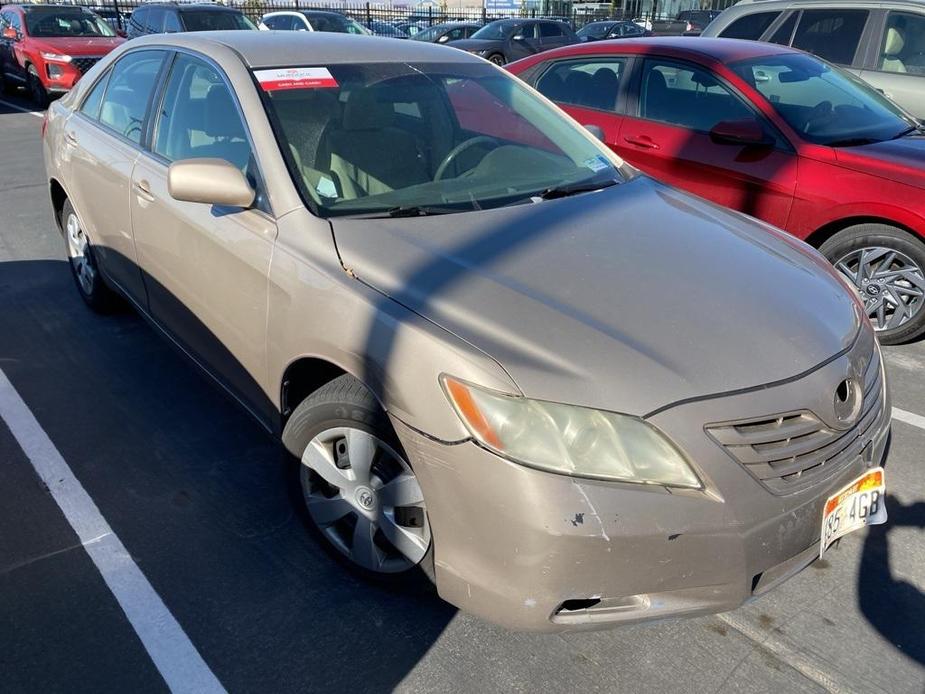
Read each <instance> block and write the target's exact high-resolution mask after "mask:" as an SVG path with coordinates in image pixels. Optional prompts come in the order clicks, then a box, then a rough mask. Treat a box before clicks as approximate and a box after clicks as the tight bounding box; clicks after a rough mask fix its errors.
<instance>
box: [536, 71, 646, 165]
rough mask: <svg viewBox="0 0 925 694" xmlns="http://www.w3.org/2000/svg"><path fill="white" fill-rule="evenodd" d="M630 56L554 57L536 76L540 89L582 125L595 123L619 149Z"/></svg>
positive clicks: (607, 139)
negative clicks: (625, 82)
mask: <svg viewBox="0 0 925 694" xmlns="http://www.w3.org/2000/svg"><path fill="white" fill-rule="evenodd" d="M628 65H629V58H627V57H626V56H582V57H581V58H572V59H568V60H559V61H554V62H551V63H550V64H549V66H548V67H547V68H546V69H545V70H544V71H543V72H542V73H541V74H540V76H539V78H538V79H537V80H536V85H535V86H536V88H537V90H538V91H539V92H540V93H541V94H543V96H545V97H546V98H548V99H550V100H552V101H555V102H556V104H558V105H559V107H560V108H562V109H563V110H564V111H566V112H567V113H568V114H569V115H570V116H572V117H573V118H574V119H575V120H577V121H578V122H579V123H581V124H582V125H595V126H597V127H599V128H600V129H601V130H602V131H603V132H604V142H605V143H606V144H607V146H608V147H610V148H611V149H612V150H614V151H617V150H618V147H619V142H620V131H621V128H622V125H623V113H624V112H625V109H624V101H625V97H624V93H625V91H626V90H625V88H624V87H625V84H624V80H625V79H626V76H627V75H628V74H629V69H628Z"/></svg>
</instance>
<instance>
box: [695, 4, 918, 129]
mask: <svg viewBox="0 0 925 694" xmlns="http://www.w3.org/2000/svg"><path fill="white" fill-rule="evenodd" d="M702 35H703V36H707V37H716V36H721V37H725V38H736V39H752V40H755V41H759V40H760V41H770V42H771V43H777V44H780V45H783V46H793V47H794V48H800V49H802V50H804V51H809V52H810V53H814V54H816V55H818V56H819V57H820V58H823V59H825V60H828V61H829V62H830V63H835V64H836V65H839V66H841V67H843V68H845V69H847V70H850V71H851V72H853V73H854V74H855V75H858V76H859V77H861V78H862V79H864V80H865V81H867V82H870V84H872V85H873V86H874V87H875V88H877V89H879V90H880V91H881V92H883V93H884V94H885V95H886V96H888V97H889V98H891V99H893V101H895V102H896V103H898V104H899V105H900V106H902V107H903V108H904V109H906V110H907V111H909V112H910V113H911V114H913V115H914V116H915V117H916V118H918V119H919V120H925V5H923V4H922V2H920V1H918V0H883V2H876V3H873V2H857V1H852V0H800V2H792V1H791V0H761V2H751V1H747V0H746V1H743V2H740V3H738V4H737V5H735V6H733V7H731V8H729V9H728V10H726V11H725V12H723V14H722V16H720V17H719V18H718V19H717V20H716V21H715V22H714V23H712V24H711V25H710V26H709V27H708V28H707V29H705V30H704V31H703V33H702Z"/></svg>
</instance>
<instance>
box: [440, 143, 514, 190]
mask: <svg viewBox="0 0 925 694" xmlns="http://www.w3.org/2000/svg"><path fill="white" fill-rule="evenodd" d="M497 141H498V140H497V139H496V138H494V137H489V136H488V135H476V136H475V137H470V138H469V139H468V140H463V141H462V142H460V143H459V144H458V145H456V146H455V147H454V148H453V149H451V150H450V151H449V152H447V153H446V156H445V157H443V161H442V162H440V166H438V167H437V173H436V174H434V180H435V181H440V180H442V179H443V174H445V173H446V170H447V169H448V168H449V167H450V164H452V163H453V161H455V159H456V157H458V156H459V155H460V154H462V153H463V152H465V151H466V150H467V149H469V148H470V147H475V146H476V145H480V144H495V143H496V142H497Z"/></svg>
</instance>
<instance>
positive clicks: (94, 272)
mask: <svg viewBox="0 0 925 694" xmlns="http://www.w3.org/2000/svg"><path fill="white" fill-rule="evenodd" d="M60 222H61V228H62V229H63V230H64V240H65V241H66V242H67V258H68V262H69V264H70V267H71V275H72V276H73V277H74V282H75V283H76V285H77V291H78V292H80V296H81V298H82V299H83V300H84V302H86V304H87V306H89V307H90V308H92V309H93V310H94V311H96V312H97V313H108V312H110V311H111V310H112V309H113V307H114V306H115V305H116V302H117V298H116V296H115V294H113V292H112V290H111V289H110V288H109V287H107V286H106V283H105V281H104V280H103V277H102V275H100V272H99V267H98V265H97V264H96V257H95V255H94V252H93V246H92V244H91V243H90V238H89V237H88V236H87V233H86V231H85V230H84V228H83V224H81V221H80V217H78V216H77V212H76V211H75V210H74V207H73V205H71V201H70V200H65V201H64V206H63V207H62V209H61V220H60Z"/></svg>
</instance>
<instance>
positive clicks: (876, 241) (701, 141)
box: [508, 38, 925, 344]
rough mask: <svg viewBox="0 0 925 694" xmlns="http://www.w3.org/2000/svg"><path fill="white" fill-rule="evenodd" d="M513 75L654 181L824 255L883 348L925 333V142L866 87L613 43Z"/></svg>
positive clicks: (706, 51) (740, 61)
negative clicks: (854, 293) (850, 288)
mask: <svg viewBox="0 0 925 694" xmlns="http://www.w3.org/2000/svg"><path fill="white" fill-rule="evenodd" d="M508 68H509V69H510V70H511V72H513V73H515V74H517V75H519V76H520V77H521V78H522V79H524V80H526V81H527V82H528V83H530V84H532V85H534V86H535V87H536V88H537V89H538V90H539V91H540V92H542V93H543V94H544V95H546V96H547V97H548V98H550V99H552V100H553V101H555V102H557V103H558V104H559V105H560V106H561V107H562V108H563V109H564V110H566V111H567V112H568V113H569V114H571V115H572V116H573V117H574V118H575V119H577V120H578V121H579V122H580V123H582V124H585V125H589V126H594V128H593V129H595V130H597V131H599V133H598V134H599V135H600V136H601V137H602V139H603V140H604V141H605V142H606V143H607V144H608V145H609V146H610V148H611V149H613V150H614V151H615V152H617V153H618V154H619V155H621V156H622V157H624V158H625V159H626V160H627V161H628V162H630V163H631V164H633V165H635V166H637V167H638V168H640V169H642V170H643V171H645V172H646V173H648V174H651V175H652V176H653V177H655V178H658V179H660V180H662V181H664V182H666V183H669V184H671V185H674V186H677V187H679V188H683V189H685V190H688V191H690V192H692V193H696V194H697V195H700V196H702V197H704V198H707V199H709V200H712V201H714V202H716V203H719V204H720V205H725V206H726V207H731V208H734V209H737V210H740V211H741V212H745V213H747V214H750V215H752V216H754V217H758V218H760V219H763V220H765V221H767V222H770V223H771V224H773V225H774V226H777V227H781V228H782V229H786V230H787V231H789V232H790V233H792V234H793V235H795V236H797V237H798V238H800V239H803V240H805V241H806V242H808V243H809V244H811V245H813V246H815V247H816V248H818V249H819V250H820V251H821V252H822V253H823V255H825V256H826V257H827V258H828V259H829V260H830V261H831V262H832V263H833V264H834V265H835V266H836V267H837V268H838V269H839V270H841V272H842V273H843V274H844V275H845V276H846V277H847V278H848V280H849V281H850V282H851V283H852V284H853V285H854V286H855V288H856V289H857V290H858V292H859V293H860V295H861V296H862V298H863V299H864V302H865V305H866V308H867V313H868V315H869V316H870V318H871V320H872V321H873V323H874V326H875V327H876V328H877V330H878V331H879V335H880V339H881V341H882V342H884V343H887V344H891V343H896V342H902V341H906V340H911V339H913V338H915V337H917V336H919V335H921V334H922V333H923V332H925V308H923V307H925V242H923V236H925V132H923V126H922V125H921V124H920V123H919V122H918V121H916V120H915V119H914V118H913V117H912V116H910V115H909V114H907V113H905V112H904V111H902V110H901V109H900V108H899V107H898V106H896V105H895V104H894V103H892V102H891V101H889V100H888V99H886V98H885V97H884V96H883V95H881V94H879V93H878V92H877V91H876V90H874V89H873V88H872V87H870V86H868V85H867V84H866V83H864V82H861V81H860V80H858V79H856V78H854V77H853V76H852V75H850V74H848V73H847V72H844V71H842V70H840V69H838V68H836V67H833V66H831V65H829V64H828V63H826V62H824V61H822V60H820V59H818V58H816V57H814V56H811V55H809V54H807V53H803V52H802V51H797V50H794V49H792V48H787V47H783V46H777V45H774V44H768V43H753V42H749V41H737V40H732V39H707V38H698V39H691V38H652V39H625V40H621V41H601V42H596V43H591V44H579V45H577V46H569V47H567V48H563V49H559V50H555V51H550V52H548V53H542V54H540V55H536V56H532V57H530V58H525V59H524V60H521V61H519V62H516V63H513V64H511V65H510V66H508ZM735 262H736V259H735V258H718V259H717V263H716V266H715V267H712V268H706V267H705V268H703V271H704V272H705V273H709V272H721V271H722V267H723V264H724V263H735ZM743 291H748V288H747V287H743ZM717 310H718V312H720V313H721V312H722V308H721V307H717ZM825 319H826V318H825V316H820V317H819V320H823V321H824V320H825ZM783 337H785V336H782V338H783Z"/></svg>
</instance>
